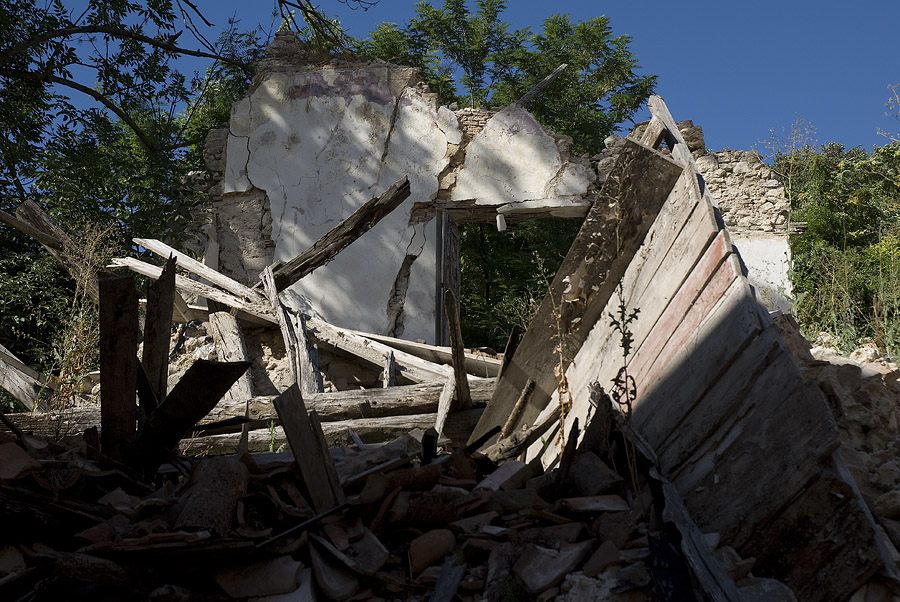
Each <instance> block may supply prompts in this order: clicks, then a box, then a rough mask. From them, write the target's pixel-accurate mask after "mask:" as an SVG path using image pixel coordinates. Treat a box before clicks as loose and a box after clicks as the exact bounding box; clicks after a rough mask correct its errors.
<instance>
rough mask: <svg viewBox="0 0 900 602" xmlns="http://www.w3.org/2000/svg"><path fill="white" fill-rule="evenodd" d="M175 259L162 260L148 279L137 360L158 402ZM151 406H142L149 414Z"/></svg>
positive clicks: (163, 380) (164, 368)
mask: <svg viewBox="0 0 900 602" xmlns="http://www.w3.org/2000/svg"><path fill="white" fill-rule="evenodd" d="M175 262H176V259H175V258H174V257H171V258H169V260H168V261H166V265H165V267H164V268H163V271H162V274H160V276H159V278H158V279H157V280H156V281H155V282H151V283H150V286H149V288H148V290H147V312H146V316H145V318H144V355H143V357H142V358H141V363H142V364H143V366H144V372H145V373H146V374H147V380H148V382H149V383H150V388H151V390H152V391H153V395H154V396H155V398H156V400H157V401H158V402H161V401H162V400H163V399H164V398H165V397H166V381H167V379H168V376H169V340H170V338H171V333H172V312H173V311H174V307H175V294H176V293H175ZM155 409H156V408H155V407H148V408H144V411H145V412H146V413H147V414H149V413H151V412H153V410H155Z"/></svg>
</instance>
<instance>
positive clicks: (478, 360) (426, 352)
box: [347, 329, 501, 378]
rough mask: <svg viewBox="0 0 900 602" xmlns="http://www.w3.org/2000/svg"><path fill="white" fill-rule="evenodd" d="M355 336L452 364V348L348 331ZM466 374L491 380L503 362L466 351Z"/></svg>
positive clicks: (433, 361)
mask: <svg viewBox="0 0 900 602" xmlns="http://www.w3.org/2000/svg"><path fill="white" fill-rule="evenodd" d="M347 330H348V331H349V332H352V333H353V334H357V335H359V336H361V337H365V338H367V339H372V340H373V341H378V342H379V343H384V344H385V345H387V346H389V347H393V348H394V349H399V350H400V351H404V352H406V353H408V354H410V355H414V356H416V357H418V358H420V359H423V360H427V361H429V362H431V363H433V364H452V363H453V349H451V348H450V347H444V346H438V345H428V344H427V343H417V342H416V341H407V340H406V339H397V338H394V337H389V336H387V335H383V334H374V333H371V332H362V331H361V330H352V329H347ZM465 358H466V372H468V373H469V374H471V375H472V376H477V377H479V378H491V377H494V376H497V373H498V372H499V371H500V364H501V360H499V359H497V358H495V357H491V356H489V355H485V354H483V353H471V352H469V351H466V353H465Z"/></svg>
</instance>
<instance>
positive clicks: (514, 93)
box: [357, 0, 656, 153]
mask: <svg viewBox="0 0 900 602" xmlns="http://www.w3.org/2000/svg"><path fill="white" fill-rule="evenodd" d="M470 4H471V3H468V2H465V1H464V0H445V2H443V4H442V5H441V6H440V7H435V6H433V5H432V4H431V3H430V2H426V1H423V2H420V3H419V4H418V5H417V8H416V15H417V16H416V17H415V18H413V19H412V20H410V22H409V23H408V24H406V25H405V26H402V27H401V26H398V25H396V24H393V23H384V24H382V25H380V26H379V27H378V28H377V29H376V30H375V31H374V32H373V33H372V35H371V36H370V37H369V39H367V40H364V41H361V42H360V43H359V44H358V45H357V51H358V52H360V53H361V54H364V55H368V56H374V57H377V58H381V59H383V60H387V61H392V62H397V63H401V64H409V65H412V66H416V67H420V68H422V69H423V77H424V79H425V81H426V83H428V84H429V87H430V88H431V89H432V91H434V92H437V93H438V95H439V97H440V99H441V101H442V102H444V103H448V104H449V103H451V102H458V103H460V105H462V106H473V107H478V106H503V105H507V104H512V103H514V102H516V101H517V100H518V99H519V98H521V97H522V96H523V95H524V94H525V93H526V92H528V90H530V89H531V88H532V87H534V85H535V84H537V83H538V82H540V81H541V80H542V79H543V78H544V77H546V76H547V75H549V74H550V73H551V72H552V71H553V70H554V69H556V68H557V67H558V66H559V65H561V64H563V63H566V64H567V65H568V68H567V69H566V70H565V71H563V73H562V74H561V75H560V76H559V77H558V78H557V79H556V81H555V82H554V83H553V84H551V86H550V87H549V88H547V89H546V90H545V91H544V92H543V93H542V94H541V95H540V96H538V97H537V98H536V99H535V100H534V101H532V103H531V104H530V105H529V107H528V108H529V110H530V111H531V112H532V113H533V114H534V116H535V117H536V118H537V119H538V121H540V122H541V123H542V124H544V125H545V126H547V127H548V128H550V129H551V130H553V131H555V132H556V133H559V134H565V135H568V136H571V137H572V138H573V150H574V151H575V152H578V153H584V152H588V153H590V152H597V151H599V150H600V149H601V148H602V143H603V140H604V138H606V137H607V136H608V135H609V134H610V133H611V132H613V131H614V130H615V129H616V128H617V127H618V125H619V124H621V123H622V122H623V121H625V120H627V119H629V118H631V117H632V116H633V115H634V113H635V112H636V111H637V110H638V109H639V108H640V106H641V105H642V104H643V103H644V102H645V101H646V100H647V97H648V96H649V95H650V94H651V93H652V91H653V86H654V85H655V83H656V76H654V75H639V74H638V73H637V71H638V70H639V65H638V62H637V59H636V58H635V56H634V54H632V53H631V50H630V47H629V44H630V42H631V39H630V38H629V37H628V36H626V35H620V36H614V35H613V33H612V28H611V25H610V21H609V19H608V18H607V17H597V18H595V19H590V20H588V21H585V22H579V23H573V22H572V20H571V18H570V17H569V16H568V15H554V16H551V17H549V18H547V19H546V20H544V22H543V31H542V32H540V33H535V34H533V33H532V32H531V29H530V28H525V29H521V30H515V29H513V28H512V27H511V26H510V24H509V23H506V22H504V21H502V20H501V15H502V13H503V11H505V10H506V9H507V6H508V4H507V3H506V2H505V1H503V0H477V1H476V2H474V10H471V9H470V8H469V5H470Z"/></svg>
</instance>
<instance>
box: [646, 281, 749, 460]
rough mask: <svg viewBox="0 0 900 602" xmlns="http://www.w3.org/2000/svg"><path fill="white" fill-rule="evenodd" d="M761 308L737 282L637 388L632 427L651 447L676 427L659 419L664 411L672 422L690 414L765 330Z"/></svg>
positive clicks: (746, 286) (747, 285)
mask: <svg viewBox="0 0 900 602" xmlns="http://www.w3.org/2000/svg"><path fill="white" fill-rule="evenodd" d="M756 307H757V301H756V298H755V297H754V296H753V293H752V291H751V290H750V285H749V283H748V282H747V281H746V280H743V279H738V280H735V281H734V282H733V283H732V285H731V288H729V290H728V291H726V292H725V294H724V295H723V296H722V298H721V299H720V301H719V303H718V304H717V305H716V306H715V307H713V308H712V310H711V311H710V312H709V314H708V315H707V316H706V318H704V319H703V321H702V322H700V324H699V325H698V326H697V328H696V330H694V332H692V333H691V335H690V338H689V339H688V340H687V341H686V342H685V344H684V345H683V346H682V347H681V348H680V349H679V350H678V352H677V353H676V354H675V355H674V356H673V358H672V361H671V362H670V363H669V364H668V365H667V366H665V367H664V369H663V370H662V372H661V373H660V375H659V377H658V378H657V379H656V380H655V381H653V382H649V383H647V382H640V383H637V389H638V390H637V400H636V401H635V402H634V410H633V414H632V422H633V424H634V425H635V426H636V427H638V428H639V429H640V432H641V434H643V435H644V437H646V438H647V440H648V441H650V444H651V445H654V446H655V445H656V444H658V443H659V442H660V441H661V440H662V438H664V437H665V435H666V434H668V432H669V429H670V428H671V427H672V426H674V425H672V424H671V419H668V420H667V419H666V418H665V417H663V416H662V415H654V414H655V413H656V412H658V411H659V409H660V407H665V408H666V410H667V412H668V411H671V412H672V414H669V416H672V415H677V416H679V417H680V416H683V415H685V414H686V413H687V412H689V411H690V409H691V408H692V407H693V406H694V405H695V404H696V403H697V401H698V400H699V399H700V397H701V395H702V394H703V392H704V391H706V390H707V388H708V387H710V386H711V385H712V384H713V383H715V382H716V381H717V380H718V379H719V377H720V375H721V374H722V373H723V372H724V371H725V370H726V369H727V368H728V366H729V365H730V364H731V362H732V361H733V360H734V358H735V357H736V356H737V354H738V353H740V351H741V350H742V349H743V348H744V347H745V346H746V345H747V344H749V343H750V341H752V339H753V337H754V336H755V335H756V334H757V333H758V332H759V331H760V330H761V328H760V324H759V315H758V314H757V311H756ZM659 413H660V414H662V412H659ZM656 425H660V426H659V427H657V426H656Z"/></svg>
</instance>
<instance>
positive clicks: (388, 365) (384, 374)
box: [381, 351, 397, 388]
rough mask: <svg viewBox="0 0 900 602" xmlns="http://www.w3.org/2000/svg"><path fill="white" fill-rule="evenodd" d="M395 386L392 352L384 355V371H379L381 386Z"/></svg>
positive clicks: (395, 371)
mask: <svg viewBox="0 0 900 602" xmlns="http://www.w3.org/2000/svg"><path fill="white" fill-rule="evenodd" d="M396 384H397V362H396V361H394V352H393V351H388V352H387V353H386V354H384V369H382V371H381V386H382V387H384V388H387V387H393V386H394V385H396Z"/></svg>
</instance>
